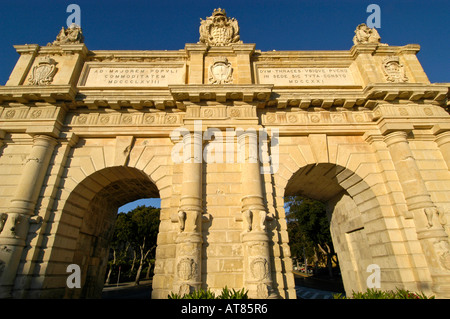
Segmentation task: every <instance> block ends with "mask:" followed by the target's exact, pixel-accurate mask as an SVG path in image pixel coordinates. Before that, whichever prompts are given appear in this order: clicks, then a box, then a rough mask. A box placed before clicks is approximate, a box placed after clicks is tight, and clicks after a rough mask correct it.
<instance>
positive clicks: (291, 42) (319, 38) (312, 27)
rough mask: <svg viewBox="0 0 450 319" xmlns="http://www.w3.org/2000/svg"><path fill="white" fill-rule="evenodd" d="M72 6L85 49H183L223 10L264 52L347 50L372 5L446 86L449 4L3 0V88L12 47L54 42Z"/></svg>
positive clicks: (384, 37) (384, 35)
mask: <svg viewBox="0 0 450 319" xmlns="http://www.w3.org/2000/svg"><path fill="white" fill-rule="evenodd" d="M71 3H74V4H78V5H79V6H80V8H81V26H82V28H83V34H84V36H85V44H86V46H87V47H88V49H90V50H116V49H117V50H179V49H183V48H184V46H185V43H196V42H197V41H198V38H199V33H198V28H199V25H200V18H203V19H204V18H206V17H207V16H209V15H211V13H212V11H213V9H215V8H218V7H221V8H225V9H226V11H227V14H228V16H229V17H234V18H236V19H237V20H238V22H239V26H240V30H241V31H240V34H241V40H243V41H244V42H245V43H255V44H256V49H258V50H262V51H271V50H278V51H280V50H349V49H350V48H351V46H352V45H353V43H352V38H353V35H354V30H355V28H356V26H357V25H358V24H360V23H363V22H366V19H367V17H368V16H369V15H370V13H367V12H366V8H367V6H368V5H369V4H371V3H374V4H377V5H379V6H380V8H381V28H379V29H378V31H379V33H380V35H381V42H383V43H388V44H390V45H406V44H410V43H416V44H420V46H421V51H420V52H419V54H418V58H419V61H420V62H421V64H422V66H423V68H424V69H425V72H426V73H427V75H428V77H429V79H430V81H431V82H437V83H442V82H450V73H449V70H450V41H449V40H450V36H449V35H450V23H449V22H448V21H449V18H448V17H449V11H450V1H448V0H435V1H433V0H428V1H415V0H409V1H408V0H403V1H400V0H390V1H378V0H371V1H364V0H353V1H350V0H340V1H331V0H330V1H324V0H317V1H301V0H297V1H283V0H259V1H248V0H228V1H216V0H195V1H193V0H191V1H186V0H178V1H174V0H165V1H160V0H158V1H154V0H150V1H149V0H147V1H143V0H139V1H138V0H136V1H133V0H128V1H126V0H120V1H119V0H108V1H104V0H95V1H93V0H91V1H86V0H70V1H65V0H58V1H55V0H53V1H51V0H34V1H32V0H28V1H25V0H14V1H7V0H0V6H1V7H0V39H1V41H0V46H1V48H0V59H1V63H0V85H4V84H5V83H6V81H7V80H8V77H9V74H10V73H11V71H12V69H13V68H14V65H15V63H16V62H17V59H18V54H17V53H16V52H15V50H14V48H13V45H14V44H39V45H42V46H44V45H46V44H47V43H48V42H52V41H53V40H55V38H56V35H57V34H58V32H59V30H60V29H61V27H62V26H66V20H67V17H68V16H69V15H70V13H67V12H66V8H67V6H68V5H69V4H71Z"/></svg>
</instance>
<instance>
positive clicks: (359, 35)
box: [353, 23, 381, 45]
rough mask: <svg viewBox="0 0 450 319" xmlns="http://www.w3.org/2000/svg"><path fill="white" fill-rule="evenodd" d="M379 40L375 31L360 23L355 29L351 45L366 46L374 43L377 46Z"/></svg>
mask: <svg viewBox="0 0 450 319" xmlns="http://www.w3.org/2000/svg"><path fill="white" fill-rule="evenodd" d="M380 40H381V37H380V35H379V34H378V31H377V29H375V28H369V27H368V26H367V25H366V24H365V23H361V24H360V25H358V26H357V27H356V30H355V36H354V37H353V43H354V44H355V45H356V44H367V43H375V44H379V43H380Z"/></svg>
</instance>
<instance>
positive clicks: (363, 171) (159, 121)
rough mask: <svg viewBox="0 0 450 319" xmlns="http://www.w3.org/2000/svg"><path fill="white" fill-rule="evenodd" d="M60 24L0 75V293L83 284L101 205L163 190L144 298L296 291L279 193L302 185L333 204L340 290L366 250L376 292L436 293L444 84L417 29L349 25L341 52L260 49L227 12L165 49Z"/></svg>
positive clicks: (94, 250) (439, 287)
mask: <svg viewBox="0 0 450 319" xmlns="http://www.w3.org/2000/svg"><path fill="white" fill-rule="evenodd" d="M69 29H70V30H69ZM69 29H68V30H66V29H63V30H61V33H60V35H59V36H58V38H57V40H56V41H55V42H53V44H52V45H49V46H45V47H41V46H39V45H21V46H15V48H16V49H17V52H18V53H19V54H20V57H19V60H18V62H17V64H16V66H15V68H14V70H13V71H12V73H11V77H10V79H9V81H8V82H7V84H6V85H5V86H3V87H0V145H1V148H0V247H1V248H0V297H9V296H13V297H19V298H20V297H52V298H58V297H72V298H76V297H92V296H96V295H98V293H99V292H100V291H101V287H102V285H103V283H102V280H99V278H100V279H102V278H103V277H102V274H103V273H104V271H105V269H106V268H105V265H106V261H107V253H108V249H107V248H108V242H109V240H110V237H111V234H112V231H113V227H114V220H115V216H116V212H117V208H118V207H119V206H120V205H122V204H125V203H127V202H129V201H133V200H135V199H139V198H147V197H160V198H161V208H162V210H161V226H160V231H159V235H158V242H157V249H156V265H155V276H154V278H153V298H166V297H167V295H168V293H170V292H171V291H175V292H187V291H190V290H192V289H196V288H199V287H203V288H206V287H208V288H210V289H212V290H213V291H220V290H221V289H222V288H223V287H224V286H225V285H227V286H228V287H229V288H236V289H241V288H242V287H245V288H246V289H248V290H249V295H250V296H251V297H255V298H268V297H281V298H295V297H296V294H295V290H294V280H293V275H292V261H291V257H290V251H289V246H288V234H287V226H286V220H285V217H286V216H285V210H284V196H286V195H302V194H303V195H308V196H311V197H313V198H317V199H320V200H323V201H324V202H326V203H327V205H328V207H329V211H330V218H331V233H332V237H333V241H334V245H335V248H336V250H337V253H338V257H339V261H340V267H341V272H342V276H343V278H344V285H345V288H346V290H347V292H351V291H352V290H355V291H357V290H365V289H366V288H367V282H366V280H367V277H368V276H369V274H370V273H368V272H367V267H368V266H369V265H372V264H376V265H378V266H379V267H380V269H381V288H382V289H394V288H395V287H399V288H402V287H403V288H407V289H411V290H423V291H424V292H425V293H429V294H434V295H436V296H437V297H442V298H449V297H450V269H449V258H450V257H449V250H448V232H449V229H448V223H447V221H448V220H449V218H450V215H449V214H450V213H449V211H450V210H449V209H450V195H449V194H450V173H449V169H450V167H449V163H450V138H449V136H450V135H449V134H450V133H449V130H450V125H449V121H450V117H449V114H448V91H449V84H448V83H447V84H435V83H430V82H429V80H428V78H427V76H426V74H425V72H424V71H423V69H422V68H421V66H420V63H419V61H418V60H417V57H416V53H417V52H418V50H419V47H418V46H417V45H405V46H401V47H399V46H390V45H383V44H381V43H380V37H379V35H378V33H377V32H376V30H375V31H373V30H372V31H371V30H370V29H368V28H367V27H364V26H363V25H361V26H359V27H358V29H357V30H356V31H355V32H356V35H355V39H354V41H355V45H354V46H353V47H352V48H350V49H349V50H347V51H289V52H287V51H270V52H261V51H258V50H255V45H254V44H246V43H242V42H241V40H240V38H239V28H238V27H237V21H236V20H234V19H230V18H228V17H226V14H225V12H224V10H215V11H214V13H213V16H212V17H209V18H207V20H204V21H203V22H202V24H201V28H200V41H199V43H197V44H186V46H185V48H184V50H178V51H120V50H117V51H89V50H88V49H87V48H86V46H85V45H84V44H83V43H82V42H83V41H82V34H81V29H77V28H75V27H72V28H69ZM69 31H70V32H69ZM69 33H72V35H73V37H72V36H70V35H69ZM42 62H44V63H43V64H44V66H45V67H41V66H42ZM50 65H54V66H56V69H53V68H51V67H49V66H50ZM55 71H56V72H55ZM108 76H109V77H111V76H113V78H108ZM116 76H117V78H116ZM128 76H129V77H128ZM132 76H134V77H132ZM122 77H123V78H122ZM147 77H148V79H147ZM30 79H31V80H30ZM110 81H113V82H110ZM114 81H118V82H114ZM120 81H122V82H120ZM124 81H127V82H124ZM142 81H144V82H142ZM145 81H158V82H157V83H156V82H152V83H147V82H145ZM258 146H259V147H258ZM69 264H78V265H79V266H80V268H81V274H82V276H81V277H82V278H81V279H82V284H83V288H82V289H69V288H68V287H67V286H66V278H67V276H68V273H66V272H65V270H66V268H67V266H68V265H69Z"/></svg>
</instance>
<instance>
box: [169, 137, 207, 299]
mask: <svg viewBox="0 0 450 319" xmlns="http://www.w3.org/2000/svg"><path fill="white" fill-rule="evenodd" d="M202 143H203V141H202V132H201V131H200V132H194V133H193V134H191V133H187V134H185V135H184V136H183V146H184V149H183V156H184V163H183V185H182V190H181V198H180V208H179V211H178V222H179V233H178V235H177V238H176V245H177V246H176V262H175V278H174V287H173V291H174V292H176V293H179V294H181V295H183V294H188V293H190V292H192V291H194V290H198V289H199V288H201V286H202V279H201V278H202V269H201V265H202V244H203V236H202V211H203V208H202V197H203V194H202V175H203V173H202V166H203V163H202Z"/></svg>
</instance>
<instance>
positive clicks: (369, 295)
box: [333, 288, 435, 299]
mask: <svg viewBox="0 0 450 319" xmlns="http://www.w3.org/2000/svg"><path fill="white" fill-rule="evenodd" d="M333 298H334V299H434V298H435V297H434V296H427V295H425V294H424V293H423V292H420V293H417V292H412V291H409V290H406V289H399V288H397V289H396V290H395V291H393V290H387V291H383V290H376V289H373V288H368V289H367V290H366V291H365V292H355V291H353V293H352V297H350V298H346V297H344V296H342V294H335V295H333Z"/></svg>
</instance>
